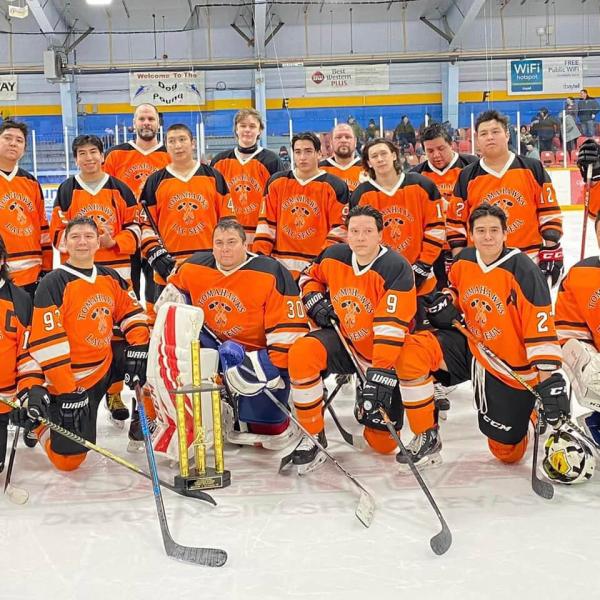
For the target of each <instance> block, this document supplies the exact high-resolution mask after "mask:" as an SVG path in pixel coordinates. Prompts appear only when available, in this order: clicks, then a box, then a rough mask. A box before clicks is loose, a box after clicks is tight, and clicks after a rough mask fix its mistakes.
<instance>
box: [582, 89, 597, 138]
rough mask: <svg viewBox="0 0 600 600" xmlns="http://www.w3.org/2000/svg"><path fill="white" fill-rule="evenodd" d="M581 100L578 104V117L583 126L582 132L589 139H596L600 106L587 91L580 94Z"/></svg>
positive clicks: (584, 90)
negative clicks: (596, 121) (597, 116)
mask: <svg viewBox="0 0 600 600" xmlns="http://www.w3.org/2000/svg"><path fill="white" fill-rule="evenodd" d="M579 96H580V100H579V102H577V115H578V116H579V123H580V125H581V132H582V133H583V135H586V136H587V137H594V135H595V134H596V132H595V126H596V124H595V120H596V114H597V113H598V110H600V106H599V105H598V101H597V100H596V99H595V98H592V97H591V96H590V95H589V94H588V91H587V90H586V89H583V90H581V91H580V92H579Z"/></svg>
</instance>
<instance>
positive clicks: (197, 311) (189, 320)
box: [148, 302, 219, 461]
mask: <svg viewBox="0 0 600 600" xmlns="http://www.w3.org/2000/svg"><path fill="white" fill-rule="evenodd" d="M203 322H204V312H203V311H202V309H201V308H198V307H195V306H189V305H185V304H178V303H173V302H165V303H163V304H162V306H161V307H160V308H159V310H158V312H157V315H156V323H155V325H154V330H153V332H152V337H151V339H150V348H149V350H148V383H149V384H150V386H151V392H152V400H153V403H154V407H155V410H156V425H157V428H156V430H155V432H154V434H153V435H152V445H153V447H154V450H155V452H156V453H157V454H159V455H163V456H167V457H168V458H169V459H171V460H174V461H177V460H178V459H179V453H178V437H177V412H176V409H175V395H174V394H172V393H170V390H173V389H176V388H180V387H183V386H186V385H191V383H192V355H191V342H192V341H193V340H197V339H198V337H199V334H200V329H201V327H202V324H203ZM218 362H219V355H218V352H217V351H216V350H212V349H208V348H206V349H204V348H202V349H201V350H200V372H201V375H202V379H203V380H204V381H206V380H208V379H211V378H212V377H213V376H214V374H215V373H216V372H217V368H218ZM202 421H203V427H204V439H205V443H206V444H207V445H210V444H212V441H213V435H212V432H213V426H212V410H211V393H210V392H202ZM185 424H186V434H187V446H188V452H189V455H190V456H192V454H193V448H192V442H193V439H194V435H193V422H192V398H191V395H186V396H185Z"/></svg>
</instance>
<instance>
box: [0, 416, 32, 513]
mask: <svg viewBox="0 0 600 600" xmlns="http://www.w3.org/2000/svg"><path fill="white" fill-rule="evenodd" d="M20 431H21V428H20V427H19V426H18V425H17V427H15V433H14V436H15V437H14V438H13V442H12V446H11V449H10V456H9V458H8V467H7V469H6V479H5V480H4V493H5V494H6V495H7V497H8V499H9V500H10V501H11V502H14V503H15V504H25V502H27V500H29V492H28V491H27V490H26V489H23V488H21V487H17V486H16V485H12V484H11V483H10V477H11V475H12V470H13V465H14V464H15V456H16V454H17V444H18V442H19V432H20Z"/></svg>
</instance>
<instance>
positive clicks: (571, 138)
mask: <svg viewBox="0 0 600 600" xmlns="http://www.w3.org/2000/svg"><path fill="white" fill-rule="evenodd" d="M560 124H561V127H560V132H561V137H562V133H563V131H564V134H565V141H566V142H567V152H569V153H570V152H571V150H573V148H575V147H576V146H577V138H578V137H579V136H580V135H581V131H579V128H578V127H577V123H576V122H575V117H574V115H573V113H571V112H568V111H566V110H565V118H564V124H563V117H562V115H561V117H560ZM563 127H564V129H563Z"/></svg>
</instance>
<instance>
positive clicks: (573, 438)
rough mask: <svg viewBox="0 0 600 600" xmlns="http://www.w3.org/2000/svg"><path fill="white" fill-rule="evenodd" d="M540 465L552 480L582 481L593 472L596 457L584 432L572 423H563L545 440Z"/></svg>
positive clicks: (568, 482) (562, 481) (569, 482)
mask: <svg viewBox="0 0 600 600" xmlns="http://www.w3.org/2000/svg"><path fill="white" fill-rule="evenodd" d="M542 465H543V468H544V472H545V473H546V475H547V476H548V477H549V478H550V479H552V480H553V481H557V482H559V483H566V484H573V483H583V482H585V481H587V480H588V479H590V478H591V477H592V475H593V474H594V468H595V466H596V459H595V458H594V450H593V448H592V445H591V444H590V442H588V441H587V440H586V439H585V436H584V434H582V433H580V432H579V431H578V429H577V428H576V427H574V426H573V425H572V424H569V423H563V425H561V426H560V427H559V428H558V429H557V430H556V431H553V432H552V433H551V434H550V437H549V438H548V439H547V440H546V444H545V456H544V462H543V463H542Z"/></svg>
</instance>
